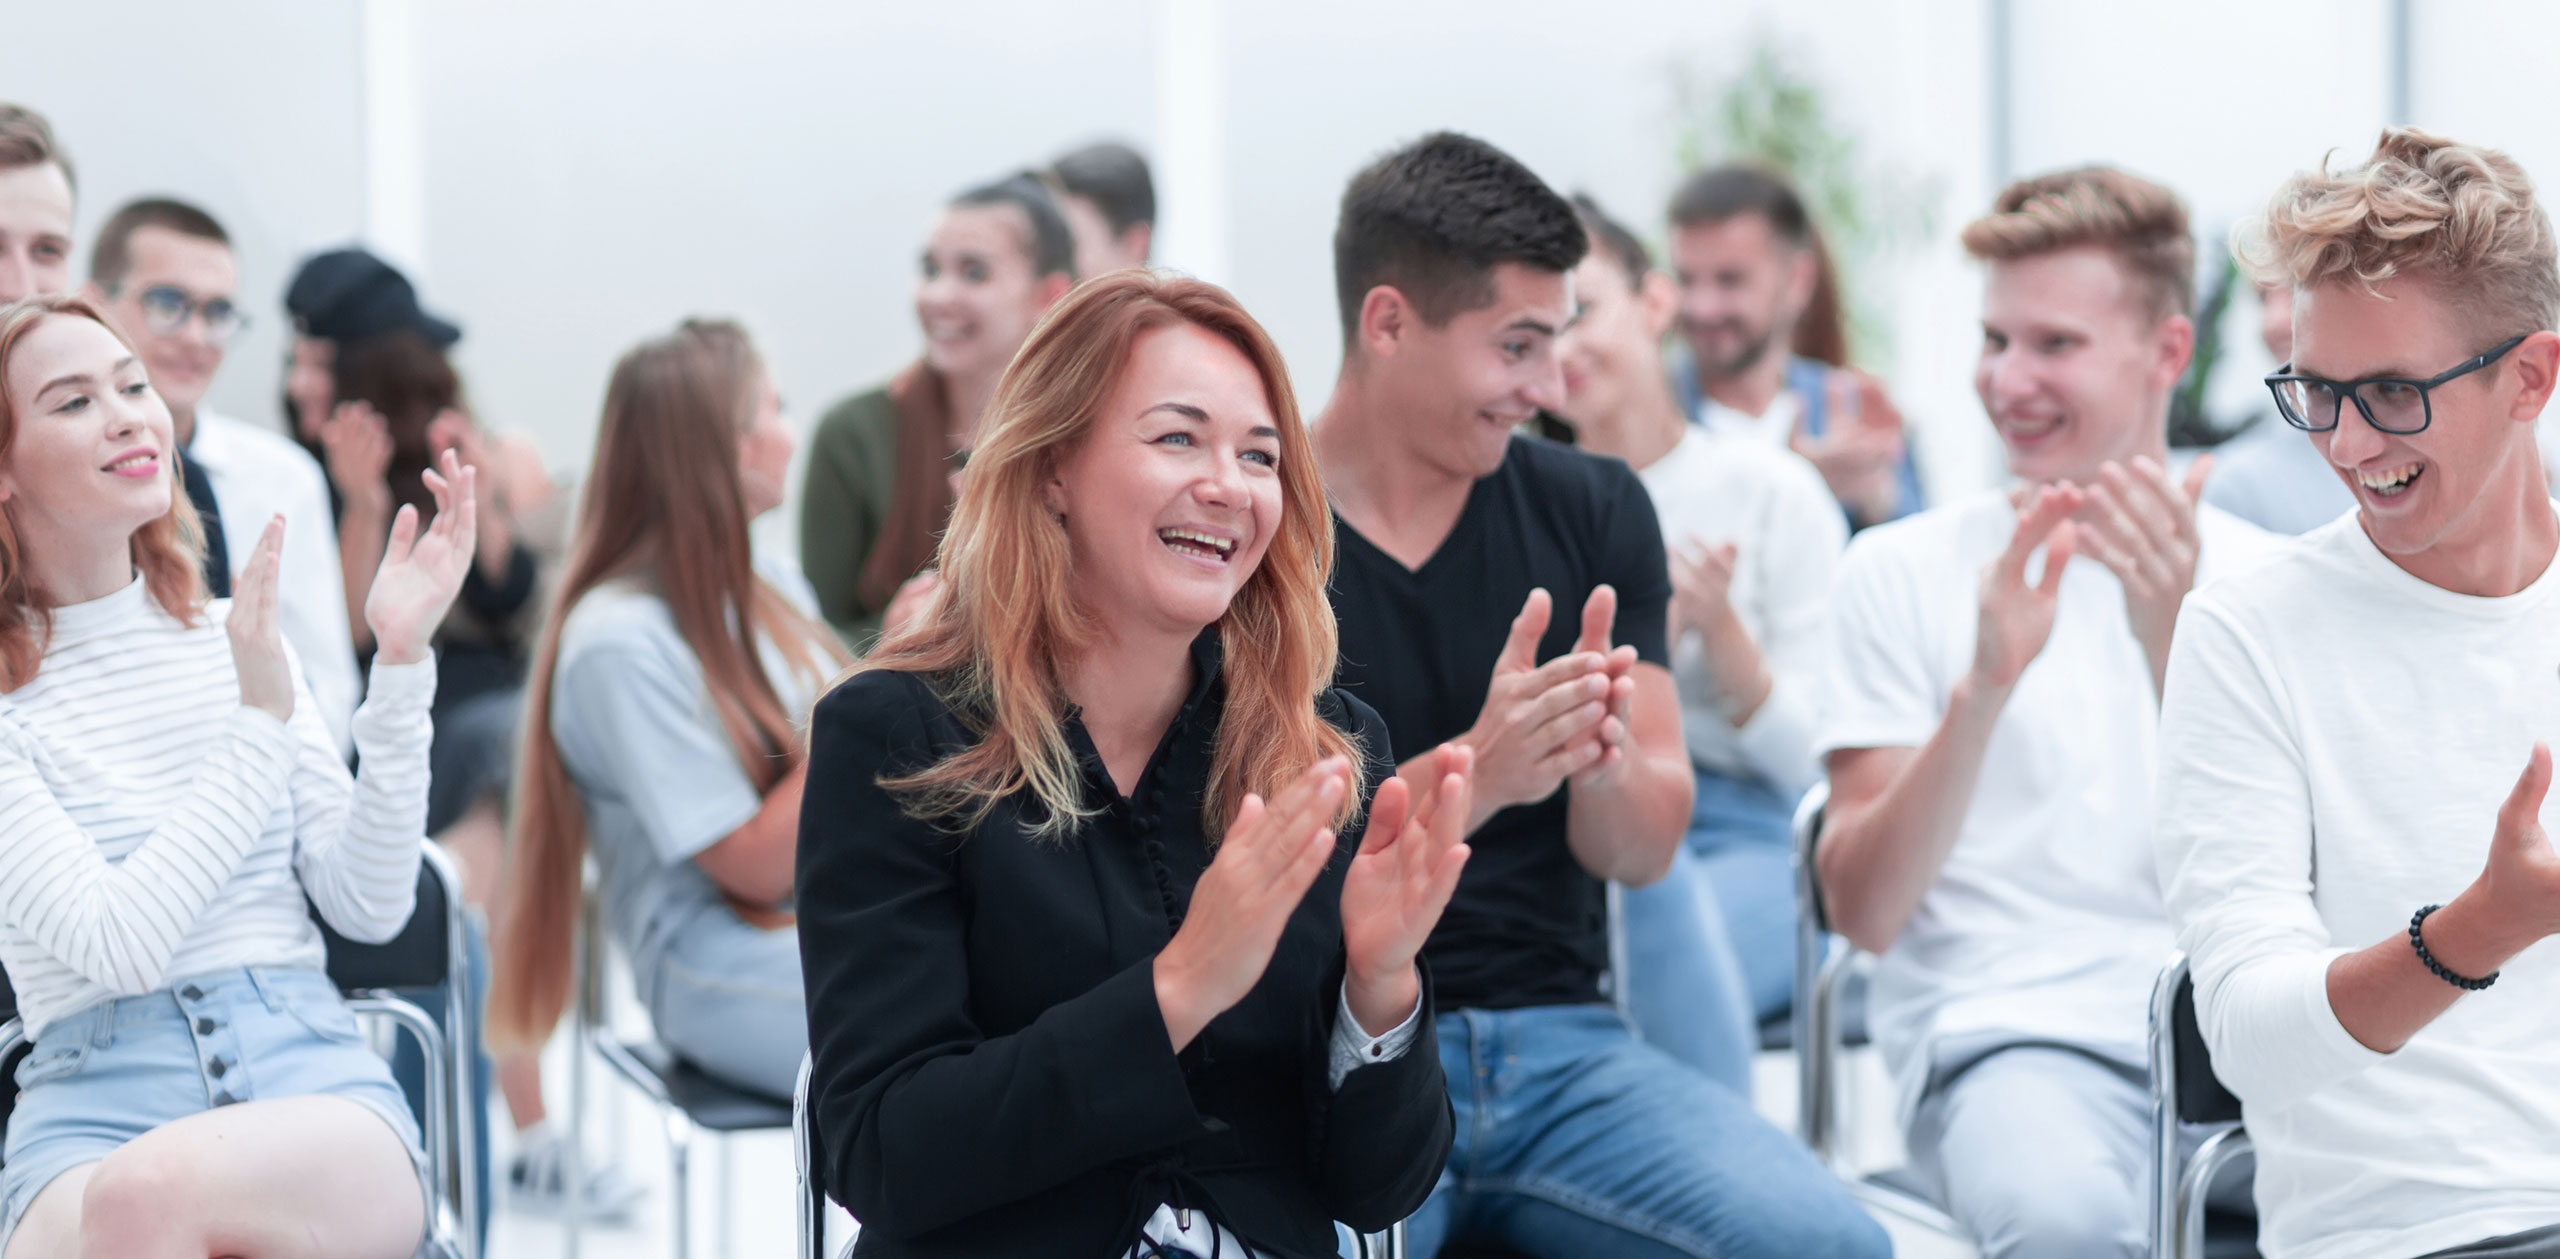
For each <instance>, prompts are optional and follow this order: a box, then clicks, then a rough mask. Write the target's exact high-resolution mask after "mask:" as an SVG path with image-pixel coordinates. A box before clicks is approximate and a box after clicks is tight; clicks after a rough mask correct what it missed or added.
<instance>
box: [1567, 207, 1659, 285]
mask: <svg viewBox="0 0 2560 1259" xmlns="http://www.w3.org/2000/svg"><path fill="white" fill-rule="evenodd" d="M1573 212H1574V214H1575V215H1576V216H1578V217H1580V218H1581V220H1582V230H1583V231H1585V232H1587V233H1589V234H1590V236H1591V247H1592V248H1594V249H1597V250H1599V251H1600V252H1602V253H1604V254H1607V255H1608V256H1609V261H1611V262H1614V263H1616V264H1617V265H1618V267H1619V269H1620V270H1623V271H1625V272H1626V273H1627V286H1628V287H1629V288H1643V287H1644V277H1645V275H1646V273H1647V272H1650V271H1652V270H1653V251H1652V250H1650V249H1647V248H1645V247H1644V242H1643V241H1641V240H1638V239H1637V238H1636V234H1635V233H1634V232H1631V231H1628V230H1627V225H1626V224H1624V223H1621V222H1619V221H1618V220H1616V219H1613V218H1610V217H1609V212H1608V211H1606V210H1603V209H1601V208H1600V203H1599V202H1597V201H1594V200H1592V198H1591V194H1590V193H1587V192H1577V193H1575V194H1573Z"/></svg>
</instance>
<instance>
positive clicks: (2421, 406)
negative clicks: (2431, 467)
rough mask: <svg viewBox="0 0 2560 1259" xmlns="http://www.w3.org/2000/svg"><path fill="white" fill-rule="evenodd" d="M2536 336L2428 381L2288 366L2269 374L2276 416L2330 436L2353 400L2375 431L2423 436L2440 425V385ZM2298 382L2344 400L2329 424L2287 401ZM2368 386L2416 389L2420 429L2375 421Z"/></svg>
mask: <svg viewBox="0 0 2560 1259" xmlns="http://www.w3.org/2000/svg"><path fill="white" fill-rule="evenodd" d="M2532 335H2533V334H2532V333H2530V332H2527V333H2524V334H2521V335H2519V336H2513V337H2509V338H2507V339H2506V340H2504V341H2501V342H2499V343H2498V344H2496V345H2495V346H2492V347H2490V348H2489V349H2488V350H2486V351H2483V352H2481V353H2479V354H2475V355H2472V356H2471V357H2470V358H2467V359H2464V360H2462V361H2461V362H2459V363H2456V364H2454V365H2453V366H2452V367H2450V368H2447V369H2446V370H2444V371H2441V372H2438V373H2436V374H2435V375H2433V376H2430V377H2428V378H2427V379H2425V380H2419V379H2416V378H2415V377H2410V376H2367V377H2365V378H2363V379H2361V380H2331V379H2329V378H2328V377H2326V376H2306V375H2304V374H2302V373H2300V372H2297V371H2294V370H2293V364H2291V363H2287V364H2285V365H2284V366H2282V367H2279V368H2277V369H2276V370H2274V371H2271V372H2269V373H2267V376H2266V380H2267V392H2268V393H2270V394H2273V395H2275V400H2276V414H2277V415H2279V416H2282V417H2283V418H2284V422H2285V423H2287V424H2290V425H2292V426H2294V427H2295V428H2298V429H2301V430H2302V431H2303V432H2306V433H2326V432H2328V431H2330V430H2332V429H2334V428H2336V427H2338V422H2339V421H2340V420H2342V419H2344V418H2345V417H2346V413H2347V408H2346V403H2347V402H2348V401H2350V400H2351V401H2353V402H2354V403H2355V404H2356V410H2357V411H2359V412H2361V413H2362V414H2363V415H2364V422H2365V423H2367V424H2370V425H2372V426H2373V430H2374V431H2375V432H2377V433H2389V434H2391V435H2393V436H2395V437H2407V436H2409V435H2411V434H2413V433H2423V432H2425V431H2427V427H2428V426H2429V425H2431V424H2434V423H2435V422H2436V402H2435V388H2436V386H2438V385H2441V384H2445V383H2447V382H2450V381H2454V380H2459V379H2461V378H2462V377H2464V376H2468V375H2470V374H2471V373H2473V372H2476V371H2479V370H2480V369H2481V368H2483V367H2487V366H2488V365H2490V364H2491V363H2495V362H2497V361H2498V360H2499V359H2502V358H2505V357H2506V356H2507V352H2508V351H2510V350H2513V349H2515V348H2516V347H2517V346H2519V345H2522V344H2524V343H2525V339H2526V338H2528V337H2531V336H2532ZM2295 382H2300V383H2302V384H2305V385H2317V386H2320V387H2321V388H2324V389H2327V390H2328V391H2329V392H2330V393H2331V394H2332V395H2333V396H2335V397H2337V398H2338V399H2339V400H2340V401H2339V404H2338V405H2337V406H2336V407H2333V408H2331V410H2330V412H2329V422H2328V423H2326V424H2313V423H2312V422H2311V417H2309V416H2302V415H2295V414H2294V413H2293V408H2292V407H2291V406H2290V405H2288V404H2287V403H2286V402H2285V398H2284V387H2285V386H2286V385H2288V384H2292V383H2295ZM2367 385H2407V386H2409V387H2411V388H2414V389H2416V390H2417V391H2418V426H2417V427H2416V428H2390V427H2387V426H2385V425H2384V424H2383V422H2382V421H2380V420H2377V419H2375V418H2374V416H2373V404H2372V403H2369V402H2367V401H2365V400H2364V388H2365V386H2367Z"/></svg>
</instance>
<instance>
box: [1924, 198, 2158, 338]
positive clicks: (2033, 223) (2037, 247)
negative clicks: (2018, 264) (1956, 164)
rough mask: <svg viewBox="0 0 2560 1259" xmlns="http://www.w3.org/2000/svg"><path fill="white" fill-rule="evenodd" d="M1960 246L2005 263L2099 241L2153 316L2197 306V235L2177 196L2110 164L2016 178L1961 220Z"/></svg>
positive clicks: (2151, 316)
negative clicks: (1976, 213)
mask: <svg viewBox="0 0 2560 1259" xmlns="http://www.w3.org/2000/svg"><path fill="white" fill-rule="evenodd" d="M1963 239H1964V249H1965V252H1966V253H1968V254H1971V255H1973V256H1974V257H1975V258H1978V259H1981V260H1983V261H1985V262H2007V261H2012V260H2015V259H2019V258H2034V257H2040V256H2042V255H2044V254H2050V253H2059V252H2061V251H2063V250H2065V249H2077V248H2081V247H2084V246H2092V245H2094V246H2096V247H2098V248H2100V249H2104V250H2106V251H2107V252H2108V253H2109V254H2112V255H2114V257H2115V260H2116V263H2117V265H2119V266H2121V267H2122V268H2123V269H2124V273H2125V278H2126V280H2128V281H2129V282H2130V283H2129V285H2128V287H2129V288H2130V289H2131V290H2132V292H2133V294H2134V296H2135V297H2136V298H2137V299H2138V300H2139V301H2140V302H2141V304H2142V309H2143V311H2144V313H2145V314H2146V315H2148V316H2149V317H2150V318H2151V319H2152V320H2154V321H2155V322H2156V321H2158V320H2163V319H2167V318H2168V317H2170V316H2171V315H2184V314H2187V313H2189V312H2191V311H2192V310H2193V309H2194V308H2195V300H2196V241H2195V237H2194V235H2193V234H2191V233H2190V232H2189V231H2188V230H2187V204H2186V202H2184V201H2181V200H2179V199H2178V194H2176V193H2174V192H2171V191H2169V190H2168V189H2167V188H2164V187H2162V186H2160V185H2159V184H2155V183H2153V182H2151V181H2150V180H2148V179H2144V178H2143V177H2141V176H2139V175H2134V174H2128V173H2127V172H2124V171H2120V170H2117V169H2116V168H2114V167H2112V166H2083V167H2079V168H2077V169H2074V170H2064V171H2055V172H2053V173H2051V174H2047V175H2034V176H2030V177H2028V178H2026V179H2021V180H2019V181H2017V182H2016V183H2013V184H2011V185H2009V186H2008V187H2006V188H2003V189H2001V190H2000V196H1999V199H1998V200H1996V201H1993V202H1992V203H1991V212H1990V213H1989V214H1986V215H1983V216H1982V217H1981V218H1978V219H1975V220H1974V221H1972V222H1971V223H1967V224H1965V228H1964V237H1963Z"/></svg>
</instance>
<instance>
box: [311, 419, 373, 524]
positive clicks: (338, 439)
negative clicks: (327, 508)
mask: <svg viewBox="0 0 2560 1259" xmlns="http://www.w3.org/2000/svg"><path fill="white" fill-rule="evenodd" d="M320 449H321V451H322V453H324V454H326V455H327V456H328V464H329V483H330V484H331V485H334V486H336V487H337V488H338V497H340V498H342V499H345V500H346V501H347V502H348V503H349V504H352V505H354V506H357V507H359V508H363V509H370V510H374V511H384V510H388V509H389V504H390V501H391V484H390V479H389V478H390V475H391V422H390V421H388V420H385V419H383V418H382V413H381V412H379V411H376V410H374V409H373V408H372V407H371V406H370V405H368V404H366V403H363V402H341V403H339V404H338V409H337V410H335V411H333V412H331V413H330V414H329V415H328V417H327V418H325V419H323V420H321V421H320ZM376 519H379V517H376Z"/></svg>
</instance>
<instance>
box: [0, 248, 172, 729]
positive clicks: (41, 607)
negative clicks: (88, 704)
mask: <svg viewBox="0 0 2560 1259" xmlns="http://www.w3.org/2000/svg"><path fill="white" fill-rule="evenodd" d="M57 316H59V317H61V318H65V319H86V320H89V321H91V322H93V323H96V324H97V325H98V326H100V327H102V328H105V329H106V330H107V331H108V332H109V333H110V334H112V335H113V336H114V337H115V339H116V340H117V341H119V342H122V343H123V344H124V347H125V348H126V349H128V350H130V349H132V348H133V342H132V341H131V340H130V339H128V338H127V337H126V336H125V335H124V330H123V329H121V328H118V327H116V324H115V321H114V320H112V319H109V318H108V317H107V312H105V311H103V310H100V309H98V307H97V304H96V303H94V302H91V301H90V300H89V299H87V298H85V297H62V296H42V297H30V298H28V299H27V300H25V301H22V302H19V303H17V304H16V305H13V306H6V307H0V466H5V465H7V463H8V462H9V457H10V455H11V454H12V453H14V452H15V451H16V449H17V445H18V407H19V405H20V401H21V400H20V399H18V398H17V397H15V396H13V395H12V394H11V393H10V392H9V389H8V371H9V360H10V359H11V358H12V357H13V356H15V355H16V353H17V350H18V343H19V342H21V341H24V340H26V339H27V334H29V333H31V332H34V331H35V330H36V329H37V328H38V327H39V326H41V325H42V324H43V323H44V321H45V320H48V319H52V318H55V317H57ZM181 457H182V456H181V455H180V454H179V452H177V451H174V450H173V451H170V452H169V511H168V514H167V515H164V516H161V517H159V518H158V519H156V520H153V521H152V522H151V523H149V524H147V525H144V526H142V527H141V528H139V529H136V530H134V531H133V566H134V568H136V569H138V570H140V572H141V573H142V584H143V586H144V588H145V589H147V590H149V591H150V592H151V598H152V600H153V601H154V602H157V603H158V604H159V605H160V606H161V608H162V609H163V610H165V611H167V612H168V614H169V615H171V616H173V617H176V618H177V619H178V622H179V623H180V624H182V625H193V624H195V621H196V617H197V616H198V615H199V614H201V613H202V612H203V611H204V602H205V598H206V591H205V586H204V522H203V521H201V520H199V519H197V518H196V508H195V504H194V503H191V502H189V501H187V493H186V487H185V483H184V482H183V481H181V480H180V478H179V476H178V460H179V458H181ZM15 511H16V508H15V506H14V505H13V504H9V503H0V692H6V691H14V690H17V689H18V688H19V687H22V686H25V685H26V684H27V683H29V682H32V681H34V680H35V676H36V670H37V668H38V667H40V666H41V665H42V664H43V663H44V652H45V647H46V644H47V643H48V642H49V641H50V640H51V639H52V637H53V607H54V605H53V604H52V603H50V602H48V601H47V600H46V597H45V594H44V592H43V591H40V590H37V589H36V588H35V587H34V586H33V585H32V584H30V582H29V581H28V578H27V557H26V543H25V542H24V540H22V539H21V538H19V536H18V521H17V517H16V515H15Z"/></svg>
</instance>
